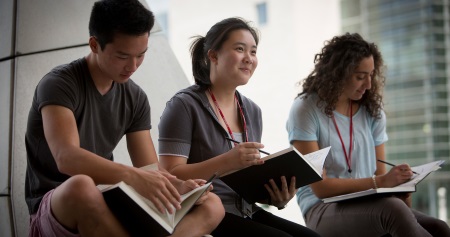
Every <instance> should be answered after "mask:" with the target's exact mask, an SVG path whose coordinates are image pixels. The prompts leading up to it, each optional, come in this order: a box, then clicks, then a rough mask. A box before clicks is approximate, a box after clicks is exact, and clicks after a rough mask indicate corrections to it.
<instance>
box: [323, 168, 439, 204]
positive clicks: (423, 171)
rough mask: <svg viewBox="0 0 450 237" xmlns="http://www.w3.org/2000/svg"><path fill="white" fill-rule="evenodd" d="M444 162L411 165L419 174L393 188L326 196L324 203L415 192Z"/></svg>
mask: <svg viewBox="0 0 450 237" xmlns="http://www.w3.org/2000/svg"><path fill="white" fill-rule="evenodd" d="M442 163H444V161H443V160H438V161H433V162H430V163H427V164H424V165H419V166H414V167H411V170H413V171H414V172H416V173H417V174H414V175H413V176H412V178H411V180H410V181H408V182H406V183H403V184H400V185H398V186H395V187H392V188H377V189H373V188H372V189H368V190H364V191H360V192H355V193H349V194H344V195H339V196H335V197H329V198H324V199H323V200H322V201H323V202H324V203H328V202H338V201H343V200H348V199H352V198H358V197H363V196H368V195H373V194H383V193H384V194H385V193H402V192H415V191H416V185H417V184H418V183H419V182H420V181H422V180H423V179H425V177H427V176H428V175H429V174H430V173H431V172H433V171H436V170H438V169H440V168H441V166H440V165H441V164H442Z"/></svg>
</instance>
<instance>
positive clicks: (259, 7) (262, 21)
mask: <svg viewBox="0 0 450 237" xmlns="http://www.w3.org/2000/svg"><path fill="white" fill-rule="evenodd" d="M256 11H257V13H258V24H259V25H260V26H263V25H267V3H265V2H263V3H258V4H256Z"/></svg>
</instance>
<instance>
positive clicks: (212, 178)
mask: <svg viewBox="0 0 450 237" xmlns="http://www.w3.org/2000/svg"><path fill="white" fill-rule="evenodd" d="M216 177H217V172H215V173H214V174H213V175H212V176H211V178H209V179H208V181H206V183H209V182H212V181H213V180H214V179H215V178H216Z"/></svg>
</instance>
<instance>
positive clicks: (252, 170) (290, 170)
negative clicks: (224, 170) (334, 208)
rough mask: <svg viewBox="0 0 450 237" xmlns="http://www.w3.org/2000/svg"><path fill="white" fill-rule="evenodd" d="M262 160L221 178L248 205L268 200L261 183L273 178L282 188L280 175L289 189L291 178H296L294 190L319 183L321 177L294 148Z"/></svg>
mask: <svg viewBox="0 0 450 237" xmlns="http://www.w3.org/2000/svg"><path fill="white" fill-rule="evenodd" d="M325 155H326V154H325ZM263 159H264V160H265V162H264V164H262V165H253V166H249V167H247V168H244V169H241V170H238V171H236V172H233V173H230V174H226V175H224V176H222V177H221V178H220V179H221V180H222V181H223V182H225V183H226V184H227V185H228V186H230V187H231V188H232V189H233V190H234V191H235V192H236V193H238V194H239V195H240V196H241V197H242V198H244V199H245V201H247V202H248V203H255V202H260V201H263V200H266V199H268V197H269V196H270V195H269V193H268V192H267V190H266V188H265V187H264V184H269V180H270V179H273V180H274V181H275V183H276V184H277V186H278V187H279V188H280V187H281V176H285V177H286V181H287V183H288V187H289V184H290V181H291V177H292V176H295V177H296V183H295V184H296V185H295V186H296V188H299V187H302V186H305V185H308V184H311V183H314V182H317V181H320V180H322V174H321V173H319V171H317V170H316V169H315V168H314V167H313V166H312V165H310V163H309V162H307V161H305V159H304V158H303V157H302V156H301V155H300V153H298V152H297V151H296V150H295V148H293V147H290V148H287V149H285V150H282V151H280V152H277V153H274V154H272V155H270V156H267V157H264V158H263Z"/></svg>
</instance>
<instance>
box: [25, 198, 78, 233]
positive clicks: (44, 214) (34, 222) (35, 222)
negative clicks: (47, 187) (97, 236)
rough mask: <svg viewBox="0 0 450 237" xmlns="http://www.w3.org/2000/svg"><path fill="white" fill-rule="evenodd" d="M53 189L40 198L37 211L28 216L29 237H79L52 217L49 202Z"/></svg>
mask: <svg viewBox="0 0 450 237" xmlns="http://www.w3.org/2000/svg"><path fill="white" fill-rule="evenodd" d="M53 191H55V190H54V189H53V190H51V191H49V192H48V193H46V194H45V195H44V197H43V198H42V201H41V204H40V206H39V210H38V211H37V212H36V213H35V214H33V215H31V216H30V233H29V236H30V237H40V236H46V237H47V236H48V237H61V236H63V237H64V236H66V237H79V236H80V235H79V234H75V233H72V232H71V231H69V230H67V229H66V228H65V227H64V226H62V225H61V224H60V223H59V222H58V221H57V220H56V218H55V217H54V216H53V213H52V210H51V205H50V201H51V199H52V195H53Z"/></svg>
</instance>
